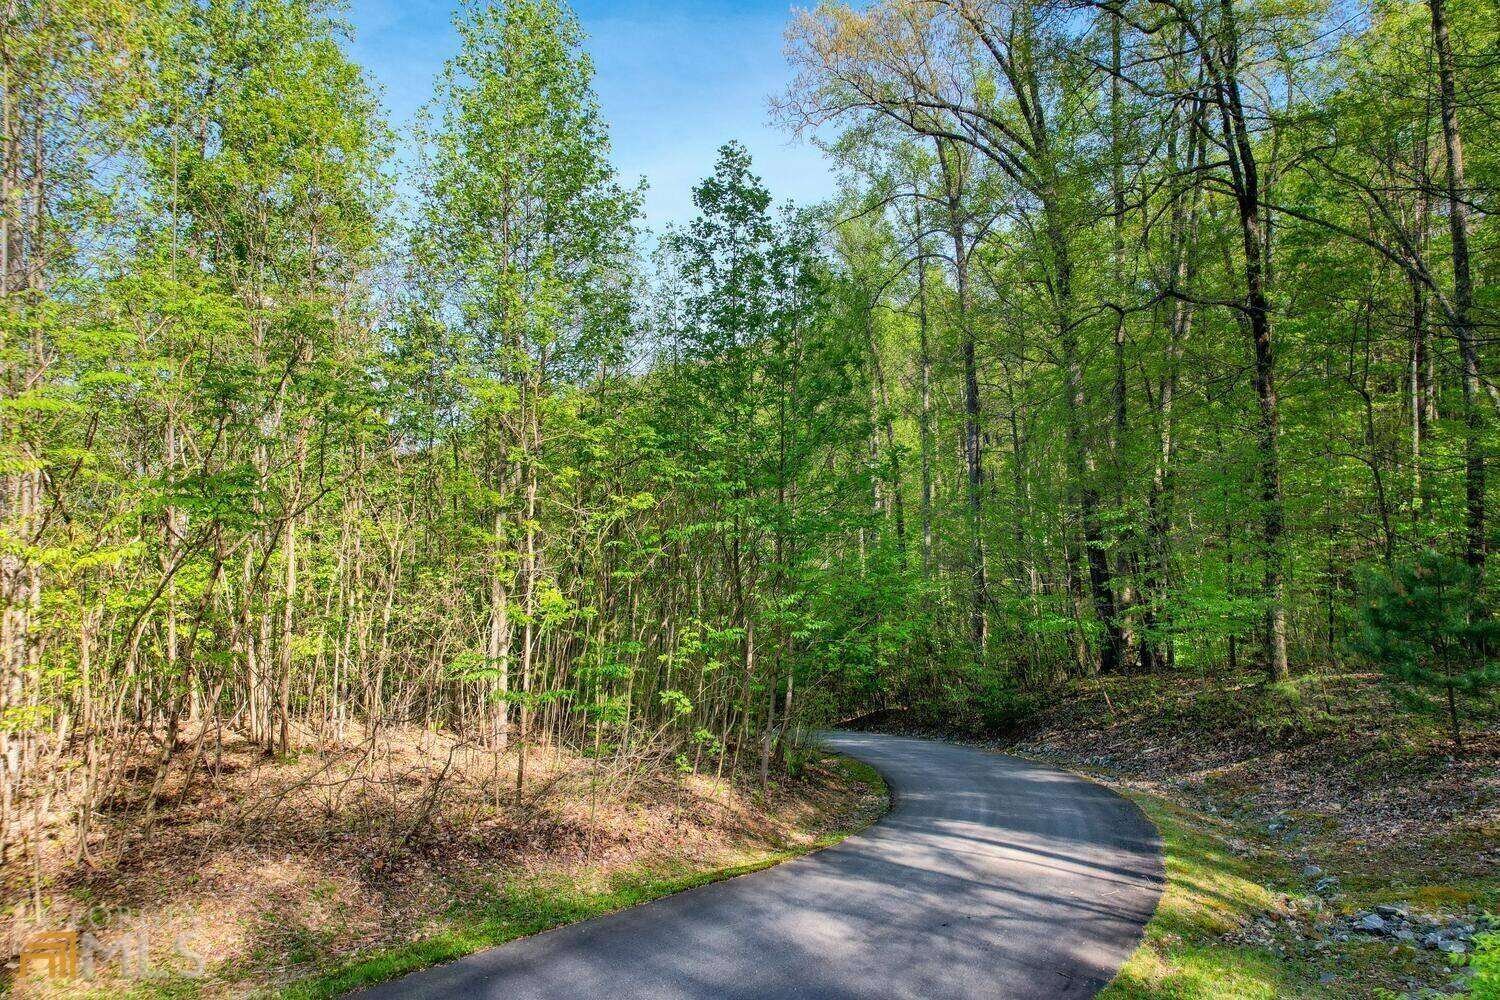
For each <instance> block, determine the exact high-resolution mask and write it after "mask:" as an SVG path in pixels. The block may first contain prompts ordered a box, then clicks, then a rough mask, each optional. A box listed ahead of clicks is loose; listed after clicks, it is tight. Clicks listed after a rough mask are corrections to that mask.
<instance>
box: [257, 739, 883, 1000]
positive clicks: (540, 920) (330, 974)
mask: <svg viewBox="0 0 1500 1000" xmlns="http://www.w3.org/2000/svg"><path fill="white" fill-rule="evenodd" d="M837 763H838V766H840V767H841V768H842V769H843V770H844V771H845V773H846V774H848V775H849V776H850V777H851V778H852V779H854V780H856V781H858V782H860V783H862V784H864V785H867V786H869V787H870V788H871V789H873V790H875V791H877V792H878V793H879V794H880V796H881V797H882V799H884V800H885V801H886V802H887V803H888V802H889V792H888V790H887V789H886V786H885V782H884V781H883V780H882V779H881V777H880V775H879V774H878V773H876V771H875V769H874V768H872V767H870V766H869V765H867V764H864V763H862V762H860V761H856V760H853V759H851V758H848V757H843V758H839V759H838V761H837ZM883 812H884V809H881V810H880V811H879V812H876V813H872V814H869V815H867V816H863V817H861V821H860V822H859V823H857V824H854V825H851V826H849V827H847V828H843V829H839V830H835V831H832V832H829V833H825V834H823V835H821V836H819V837H817V838H816V839H813V840H810V841H808V842H805V843H802V844H798V845H797V846H795V847H791V848H788V849H785V850H779V851H772V852H765V851H760V852H751V853H749V854H747V855H746V856H744V857H743V858H737V859H733V860H732V861H731V863H729V864H727V865H722V866H720V867H714V868H693V867H691V866H688V865H684V864H682V863H681V862H677V861H667V862H663V863H661V864H654V865H649V866H646V867H642V868H639V869H635V870H632V871H626V872H620V873H615V874H613V875H610V876H608V877H604V878H601V877H600V876H599V875H597V874H596V873H593V872H582V873H580V874H577V875H569V876H563V875H555V874H554V875H544V876H535V877H530V878H526V879H520V880H516V881H513V882H511V883H509V884H507V885H495V886H491V887H489V888H490V891H489V892H488V893H477V894H476V896H477V897H479V898H477V899H476V901H475V902H474V903H472V904H465V905H462V906H458V907H454V908H453V909H451V910H450V911H449V912H448V913H447V914H446V915H445V916H444V919H443V927H442V929H441V930H440V931H438V932H437V933H434V934H431V935H429V936H427V937H424V938H422V939H421V940H419V941H412V942H409V943H407V944H404V945H398V946H395V947H391V948H383V949H380V950H378V951H373V952H370V953H367V954H363V955H357V956H355V957H353V958H349V959H346V960H344V961H341V962H339V963H337V964H336V965H333V966H332V967H329V968H326V969H323V970H321V971H319V972H318V973H317V974H316V975H314V976H313V977H311V978H309V979H306V980H304V981H302V982H298V983H294V984H292V985H291V986H289V987H286V988H284V989H283V990H281V991H280V993H279V994H277V995H279V996H281V997H283V998H285V1000H326V998H331V997H336V996H340V995H342V994H344V993H347V992H349V991H350V990H355V989H359V988H361V987H365V986H371V985H374V984H375V983H380V982H385V981H387V980H390V979H394V978H396V977H398V976H403V975H406V974H407V973H410V972H415V971H417V970H419V969H424V968H427V967H428V966H432V965H437V964H439V963H442V962H449V961H452V960H454V959H457V958H462V957H463V956H465V955H470V954H473V953H474V952H476V951H480V950H482V949H485V948H492V947H494V946H496V945H499V944H504V943H505V942H507V941H514V940H516V939H517V938H523V937H527V936H529V935H532V934H537V933H540V932H541V931H545V930H549V929H551V928H553V927H561V926H563V925H564V924H571V923H574V922H576V921H579V920H587V919H589V918H590V917H597V916H601V915H603V914H605V913H611V912H613V911H615V910H621V909H624V908H625V907H628V906H635V905H637V904H639V903H646V902H650V901H651V900H653V899H660V898H661V897H663V896H670V895H672V894H673V893H677V892H682V891H683V890H684V889H692V888H694V887H696V886H701V885H708V884H710V883H712V882H721V881H723V880H724V879H729V878H734V877H736V876H738V875H747V874H749V873H751V872H756V871H760V870H762V869H765V868H770V867H771V866H772V865H776V864H780V863H781V862H783V861H789V860H791V859H792V858H796V857H800V856H802V855H804V854H809V853H811V852H813V851H816V850H821V849H822V848H824V847H829V846H832V845H833V844H836V843H838V842H839V841H841V840H843V839H844V838H845V837H848V836H849V835H850V834H853V833H857V832H858V831H859V830H861V829H864V828H865V827H866V826H868V825H869V824H870V823H872V822H874V821H875V820H876V819H877V818H879V816H880V815H881V814H883Z"/></svg>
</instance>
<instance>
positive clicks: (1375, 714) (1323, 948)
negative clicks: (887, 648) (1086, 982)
mask: <svg viewBox="0 0 1500 1000" xmlns="http://www.w3.org/2000/svg"><path fill="white" fill-rule="evenodd" d="M1469 709H1470V711H1471V714H1472V715H1473V716H1474V717H1472V718H1471V719H1470V722H1469V732H1468V733H1467V742H1468V744H1469V746H1468V754H1467V755H1466V756H1465V757H1464V758H1462V759H1455V757H1454V755H1453V748H1452V744H1451V742H1450V741H1449V739H1448V737H1447V735H1446V733H1445V731H1444V730H1443V729H1442V728H1441V719H1439V718H1431V717H1427V716H1423V715H1414V714H1411V713H1410V712H1407V711H1404V710H1402V709H1400V708H1399V707H1398V706H1397V705H1396V704H1394V702H1393V701H1392V697H1391V694H1390V693H1389V692H1388V691H1387V690H1386V689H1385V687H1384V686H1383V685H1382V684H1381V683H1380V681H1379V679H1378V678H1377V677H1375V676H1373V675H1368V674H1356V673H1345V674H1338V675H1315V676H1310V677H1306V678H1301V679H1298V680H1296V681H1293V682H1290V683H1288V684H1283V685H1274V686H1272V685H1267V684H1265V683H1263V682H1262V681H1261V679H1260V678H1259V677H1255V676H1251V675H1245V676H1242V677H1223V676H1217V677H1211V678H1200V677H1182V676H1173V677H1117V678H1108V679H1106V680H1105V681H1104V682H1103V684H1100V683H1098V682H1095V681H1089V682H1087V683H1080V684H1076V685H1073V686H1071V687H1069V688H1067V689H1064V690H1063V691H1062V692H1061V693H1059V694H1057V695H1052V696H1049V700H1048V702H1047V703H1046V704H1041V705H1037V706H1035V707H1034V709H1033V710H1032V711H1031V712H1030V713H1028V714H1027V715H1025V716H1024V717H1023V718H1022V719H1021V720H1020V721H1019V722H1018V723H1017V724H1016V725H1015V726H1014V727H1013V728H1012V729H1010V730H1009V731H1007V732H1005V733H993V734H974V733H952V732H942V731H941V730H935V729H933V728H932V727H930V726H925V725H923V724H922V720H921V719H920V717H918V716H916V715H913V714H908V713H904V712H889V713H880V714H878V715H876V716H870V717H866V718H865V719H863V720H860V723H859V724H860V725H862V726H864V727H867V728H872V729H882V730H886V731H893V730H894V731H908V732H928V733H936V734H939V735H944V736H948V737H950V738H956V739H960V740H964V741H967V742H976V743H979V744H981V745H984V746H985V747H987V748H989V749H994V750H998V751H1004V752H1008V753H1016V754H1020V755H1023V756H1027V757H1033V758H1036V759H1040V760H1046V761H1050V762H1053V763H1057V764H1060V765H1062V766H1065V767H1069V768H1071V769H1074V770H1078V771H1082V772H1084V773H1086V774H1089V775H1091V776H1093V777H1095V778H1097V779H1099V780H1102V781H1105V782H1107V783H1109V784H1111V785H1112V786H1114V787H1116V788H1118V789H1119V790H1121V791H1122V792H1124V793H1125V794H1127V795H1129V796H1131V797H1132V798H1134V799H1135V800H1136V801H1137V802H1138V803H1139V804H1140V805H1141V806H1142V808H1143V809H1145V810H1146V812H1147V813H1148V814H1149V815H1150V816H1151V817H1152V819H1153V821H1155V822H1156V824H1157V826H1158V828H1160V829H1161V831H1162V836H1163V842H1164V848H1165V852H1166V855H1167V867H1168V881H1169V886H1168V890H1167V893H1166V895H1165V896H1164V897H1163V902H1162V905H1161V908H1160V910H1159V911H1158V914H1157V917H1156V919H1155V920H1154V921H1153V923H1152V925H1151V927H1150V929H1149V930H1148V934H1147V939H1146V942H1145V944H1144V945H1143V946H1142V948H1141V949H1140V951H1138V952H1137V954H1136V955H1135V957H1134V958H1133V959H1132V960H1131V962H1130V963H1129V964H1128V965H1127V966H1126V968H1125V969H1124V970H1123V971H1122V973H1121V975H1120V976H1119V977H1118V978H1117V979H1116V981H1115V983H1114V985H1113V986H1112V987H1111V988H1110V990H1109V991H1108V993H1107V994H1106V996H1107V997H1110V998H1114V1000H1122V998H1142V1000H1144V998H1164V997H1173V998H1198V997H1202V998H1205V1000H1207V998H1225V997H1247V998H1249V997H1266V998H1271V997H1283V996H1306V997H1402V996H1406V997H1420V996H1432V995H1437V994H1441V995H1453V994H1461V993H1466V992H1469V991H1470V990H1471V989H1472V988H1473V984H1474V975H1475V972H1474V969H1473V968H1472V965H1473V961H1472V954H1473V951H1474V948H1475V939H1476V938H1482V937H1483V936H1484V932H1485V930H1486V928H1487V927H1492V926H1493V927H1496V928H1497V929H1500V925H1492V924H1490V923H1489V918H1487V916H1486V915H1487V914H1493V913H1495V912H1496V911H1497V909H1500V874H1497V873H1500V725H1497V723H1500V711H1497V708H1496V706H1495V704H1494V703H1493V702H1491V703H1488V704H1478V703H1471V704H1470V705H1469Z"/></svg>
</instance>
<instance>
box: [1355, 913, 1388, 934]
mask: <svg viewBox="0 0 1500 1000" xmlns="http://www.w3.org/2000/svg"><path fill="white" fill-rule="evenodd" d="M1354 929H1355V930H1357V931H1364V932H1365V933H1366V934H1384V933H1385V918H1384V917H1382V916H1381V915H1380V914H1378V913H1366V914H1365V915H1364V916H1362V917H1360V918H1359V919H1358V920H1356V921H1355V922H1354Z"/></svg>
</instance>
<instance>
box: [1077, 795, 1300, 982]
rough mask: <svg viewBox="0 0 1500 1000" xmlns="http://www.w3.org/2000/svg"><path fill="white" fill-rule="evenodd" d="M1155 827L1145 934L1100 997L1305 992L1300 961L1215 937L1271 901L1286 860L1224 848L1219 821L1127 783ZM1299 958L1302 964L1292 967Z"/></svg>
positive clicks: (1226, 831) (1225, 834)
mask: <svg viewBox="0 0 1500 1000" xmlns="http://www.w3.org/2000/svg"><path fill="white" fill-rule="evenodd" d="M1125 794H1127V795H1129V797H1130V798H1132V799H1133V800H1134V801H1135V802H1136V803H1137V804H1138V805H1139V806H1140V807H1141V808H1142V809H1143V810H1145V812H1146V815H1148V816H1149V817H1150V818H1151V821H1152V822H1153V823H1155V824H1156V827H1157V829H1158V830H1160V831H1161V839H1162V854H1163V856H1164V858H1165V860H1166V875H1167V884H1166V888H1165V890H1164V891H1163V893H1162V898H1161V903H1160V904H1159V905H1158V907H1157V910H1156V915H1155V916H1154V917H1153V918H1152V919H1151V922H1150V924H1148V925H1147V927H1146V935H1145V940H1144V941H1142V943H1141V946H1140V947H1139V948H1138V949H1137V950H1136V952H1135V954H1134V955H1132V956H1131V957H1130V959H1129V960H1128V961H1127V962H1126V963H1125V965H1124V966H1123V967H1122V968H1121V969H1120V972H1119V974H1118V975H1117V976H1116V977H1115V979H1114V982H1112V983H1111V984H1110V985H1109V987H1108V988H1106V989H1105V991H1104V992H1103V993H1101V994H1100V997H1101V998H1104V1000H1199V998H1202V1000H1274V998H1276V997H1299V996H1314V995H1317V994H1316V993H1314V992H1311V991H1309V989H1308V981H1307V978H1306V977H1307V970H1306V967H1305V965H1303V963H1301V962H1297V961H1295V960H1293V961H1288V960H1287V959H1286V958H1285V956H1283V955H1280V954H1278V953H1277V952H1276V951H1275V950H1274V949H1272V948H1265V947H1258V946H1251V945H1236V944H1231V943H1229V942H1226V941H1225V940H1224V935H1225V934H1227V933H1229V932H1231V931H1233V930H1235V929H1236V928H1238V927H1240V926H1241V925H1243V924H1244V923H1245V922H1246V921H1248V920H1252V919H1254V917H1255V916H1256V915H1259V914H1264V913H1266V912H1268V911H1272V910H1274V909H1276V905H1277V897H1276V894H1275V893H1274V891H1273V890H1272V889H1271V888H1269V887H1268V883H1270V884H1274V883H1275V882H1277V881H1281V880H1283V879H1285V878H1286V877H1288V875H1289V874H1290V873H1289V872H1288V871H1287V870H1286V868H1285V866H1284V865H1283V864H1281V863H1279V862H1277V861H1274V860H1272V859H1271V858H1270V857H1269V856H1267V855H1265V854H1263V853H1261V852H1258V851H1255V850H1254V849H1251V851H1250V852H1248V853H1247V854H1245V855H1242V854H1241V853H1237V852H1236V851H1234V850H1232V849H1230V847H1229V845H1228V843H1227V841H1228V839H1229V835H1230V833H1231V831H1232V829H1233V828H1232V827H1230V826H1229V824H1228V823H1225V822H1223V821H1221V820H1215V819H1212V818H1210V817H1206V816H1203V815H1201V814H1199V813H1196V812H1193V811H1191V810H1188V809H1186V808H1184V807H1182V806H1180V805H1178V804H1176V803H1173V802H1171V801H1169V800H1167V799H1164V798H1161V797H1159V796H1156V795H1151V794H1146V793H1143V792H1136V791H1127V792H1126V793H1125ZM1299 966H1302V967H1301V968H1299Z"/></svg>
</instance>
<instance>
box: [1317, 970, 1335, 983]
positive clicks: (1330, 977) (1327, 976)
mask: <svg viewBox="0 0 1500 1000" xmlns="http://www.w3.org/2000/svg"><path fill="white" fill-rule="evenodd" d="M1338 978H1339V977H1338V976H1335V975H1334V974H1333V973H1331V972H1325V973H1323V974H1322V975H1321V976H1319V977H1318V982H1320V983H1322V984H1323V985H1324V986H1327V985H1328V984H1329V983H1333V982H1336V981H1337V980H1338Z"/></svg>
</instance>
